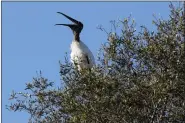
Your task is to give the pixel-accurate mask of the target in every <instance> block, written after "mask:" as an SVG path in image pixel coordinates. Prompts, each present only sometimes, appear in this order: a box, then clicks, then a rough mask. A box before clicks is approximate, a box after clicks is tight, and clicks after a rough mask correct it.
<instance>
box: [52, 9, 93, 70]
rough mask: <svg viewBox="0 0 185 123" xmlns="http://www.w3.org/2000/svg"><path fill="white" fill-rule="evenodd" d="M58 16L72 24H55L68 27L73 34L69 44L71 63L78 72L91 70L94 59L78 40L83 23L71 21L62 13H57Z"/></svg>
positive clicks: (85, 46) (71, 19) (70, 18)
mask: <svg viewBox="0 0 185 123" xmlns="http://www.w3.org/2000/svg"><path fill="white" fill-rule="evenodd" d="M57 13H58V14H61V15H63V16H64V17H66V18H67V19H69V20H70V21H72V22H73V24H55V25H62V26H67V27H69V28H70V29H71V30H72V32H73V40H72V43H71V46H70V47H71V48H70V49H71V54H70V57H71V62H72V63H73V64H74V65H75V66H77V68H78V70H79V71H81V70H83V69H91V68H92V67H93V66H95V59H94V56H93V53H92V52H91V50H90V49H89V48H88V47H87V45H85V43H83V42H82V41H81V40H80V33H81V31H82V29H83V23H82V22H80V21H77V20H75V19H73V18H72V17H70V16H68V15H66V14H64V13H62V12H57Z"/></svg>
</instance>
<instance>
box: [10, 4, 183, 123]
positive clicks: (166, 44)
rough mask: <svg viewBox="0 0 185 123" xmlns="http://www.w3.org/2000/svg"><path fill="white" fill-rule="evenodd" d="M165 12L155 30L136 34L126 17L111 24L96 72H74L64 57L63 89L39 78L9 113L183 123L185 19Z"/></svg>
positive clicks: (15, 98) (74, 120)
mask: <svg viewBox="0 0 185 123" xmlns="http://www.w3.org/2000/svg"><path fill="white" fill-rule="evenodd" d="M169 7H170V10H171V14H170V16H169V19H168V20H163V19H157V18H155V20H154V21H153V24H154V26H156V27H157V30H156V31H150V30H148V29H147V27H144V26H141V31H140V32H137V31H136V30H135V22H134V21H133V20H132V19H131V18H130V17H129V18H126V19H125V20H123V21H118V22H115V21H114V22H112V23H111V24H112V25H113V26H114V27H115V28H117V30H120V32H121V33H120V34H118V33H117V32H110V33H108V41H107V42H106V43H105V44H103V45H102V47H101V49H100V52H99V55H98V62H97V65H96V67H94V68H93V69H91V70H89V69H87V70H85V69H84V70H82V71H78V70H77V69H76V68H75V66H73V65H71V63H70V61H69V60H68V59H67V57H66V60H65V63H62V64H60V67H61V70H60V74H61V80H62V84H61V85H63V84H64V86H61V87H58V88H54V87H53V82H50V81H48V80H47V79H46V78H44V77H42V75H40V76H39V77H36V78H34V79H33V82H31V83H27V84H26V92H24V93H23V92H20V93H16V92H13V93H12V95H11V98H10V100H12V104H11V105H9V106H7V108H8V109H9V110H13V111H21V110H23V111H26V112H28V113H29V114H30V115H31V117H30V120H29V122H34V123H35V122H36V123H61V122H64V123H154V122H162V123H166V122H179V123H182V122H185V41H184V35H185V28H184V27H185V25H184V23H185V19H184V18H183V17H184V15H183V8H182V6H181V7H177V8H175V7H174V6H173V5H172V4H170V5H169ZM100 29H102V28H100ZM102 30H104V29H102Z"/></svg>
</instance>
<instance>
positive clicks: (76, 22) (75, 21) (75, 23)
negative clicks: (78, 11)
mask: <svg viewBox="0 0 185 123" xmlns="http://www.w3.org/2000/svg"><path fill="white" fill-rule="evenodd" d="M57 13H58V14H62V15H63V16H65V17H66V18H67V19H69V20H70V21H72V22H73V23H74V24H55V25H63V26H69V27H71V26H73V25H77V26H78V25H79V23H80V22H79V21H77V20H75V19H73V18H72V17H69V16H68V15H66V14H64V13H62V12H57ZM79 26H80V25H79Z"/></svg>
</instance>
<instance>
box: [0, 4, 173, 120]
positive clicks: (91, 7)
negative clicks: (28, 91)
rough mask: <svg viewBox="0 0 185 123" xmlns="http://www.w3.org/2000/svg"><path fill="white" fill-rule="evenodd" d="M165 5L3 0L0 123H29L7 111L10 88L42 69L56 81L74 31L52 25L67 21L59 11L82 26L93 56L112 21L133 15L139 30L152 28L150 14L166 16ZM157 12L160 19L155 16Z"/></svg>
mask: <svg viewBox="0 0 185 123" xmlns="http://www.w3.org/2000/svg"><path fill="white" fill-rule="evenodd" d="M168 5H169V2H2V118H3V120H2V122H3V123H27V122H28V117H29V115H28V114H27V113H25V112H10V111H8V110H6V109H5V105H6V104H10V101H9V100H8V98H9V97H10V93H11V92H12V90H15V91H18V92H20V91H24V89H25V83H26V82H30V81H32V78H33V77H35V76H37V74H36V71H40V70H41V71H42V73H43V76H44V77H46V78H48V79H49V80H52V81H54V82H55V86H57V85H58V84H59V83H60V75H59V70H60V67H59V61H63V60H64V56H65V52H68V53H70V49H69V47H70V43H71V41H72V39H73V37H72V31H71V30H70V29H68V28H67V27H62V26H61V27H60V26H54V24H56V23H71V22H70V21H69V20H68V19H66V18H65V17H63V16H62V15H59V14H57V13H56V12H58V11H60V12H63V13H65V14H67V15H69V16H71V17H73V18H75V19H77V20H79V21H81V22H83V24H84V29H83V31H82V33H81V40H82V41H84V43H85V44H86V45H87V46H88V47H89V48H90V49H91V50H92V52H93V54H94V55H95V56H96V55H97V51H98V49H99V48H100V46H101V44H102V43H104V42H106V39H107V37H106V34H105V33H104V32H102V31H100V30H99V29H97V26H98V25H103V27H105V28H106V29H107V30H110V29H111V26H110V21H111V20H118V19H124V18H126V17H128V16H129V15H130V14H132V17H133V18H134V19H135V21H136V23H137V28H136V29H137V30H140V29H139V26H141V25H145V26H147V27H148V28H149V29H150V30H154V29H155V28H154V25H152V20H153V19H154V18H153V16H152V14H154V13H155V14H156V15H157V16H158V17H159V16H162V17H163V18H164V19H167V18H168V15H169V13H170V11H169V7H168ZM159 14H160V15H159Z"/></svg>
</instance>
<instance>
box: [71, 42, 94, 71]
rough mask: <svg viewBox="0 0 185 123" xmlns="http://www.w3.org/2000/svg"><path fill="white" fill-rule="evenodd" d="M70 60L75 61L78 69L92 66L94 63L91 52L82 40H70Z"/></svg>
mask: <svg viewBox="0 0 185 123" xmlns="http://www.w3.org/2000/svg"><path fill="white" fill-rule="evenodd" d="M71 61H72V63H77V65H78V69H79V70H81V69H83V68H92V67H93V66H94V65H95V60H94V56H93V54H92V52H91V51H90V50H89V48H88V47H87V46H86V45H85V44H84V43H83V42H82V41H75V40H73V41H72V44H71Z"/></svg>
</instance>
